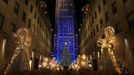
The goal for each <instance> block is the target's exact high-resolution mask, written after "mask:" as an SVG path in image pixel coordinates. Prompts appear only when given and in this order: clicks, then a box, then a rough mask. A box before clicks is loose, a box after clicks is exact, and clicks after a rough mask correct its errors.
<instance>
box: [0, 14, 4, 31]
mask: <svg viewBox="0 0 134 75" xmlns="http://www.w3.org/2000/svg"><path fill="white" fill-rule="evenodd" d="M4 18H5V17H4V15H3V14H1V13H0V29H2V27H3V23H4Z"/></svg>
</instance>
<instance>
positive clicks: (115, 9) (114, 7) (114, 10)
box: [112, 1, 117, 14]
mask: <svg viewBox="0 0 134 75" xmlns="http://www.w3.org/2000/svg"><path fill="white" fill-rule="evenodd" d="M112 12H113V14H115V13H116V12H117V7H116V3H115V1H114V2H113V3H112Z"/></svg>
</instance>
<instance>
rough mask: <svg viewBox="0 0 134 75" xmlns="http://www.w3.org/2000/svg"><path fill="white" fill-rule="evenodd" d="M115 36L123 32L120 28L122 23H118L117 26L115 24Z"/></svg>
mask: <svg viewBox="0 0 134 75" xmlns="http://www.w3.org/2000/svg"><path fill="white" fill-rule="evenodd" d="M115 30H116V31H115V34H118V33H120V32H121V28H120V23H119V22H117V23H116V24H115Z"/></svg>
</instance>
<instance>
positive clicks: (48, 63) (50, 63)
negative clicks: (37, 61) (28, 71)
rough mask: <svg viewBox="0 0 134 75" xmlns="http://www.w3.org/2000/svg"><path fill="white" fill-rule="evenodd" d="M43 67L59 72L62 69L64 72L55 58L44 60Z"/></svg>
mask: <svg viewBox="0 0 134 75" xmlns="http://www.w3.org/2000/svg"><path fill="white" fill-rule="evenodd" d="M42 65H43V68H46V69H50V70H51V71H59V70H60V69H61V70H63V67H62V66H61V65H60V64H58V62H57V61H56V59H55V58H52V59H48V58H44V59H43V63H42Z"/></svg>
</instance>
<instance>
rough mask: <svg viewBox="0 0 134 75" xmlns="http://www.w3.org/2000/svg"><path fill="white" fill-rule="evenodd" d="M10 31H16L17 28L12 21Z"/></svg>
mask: <svg viewBox="0 0 134 75" xmlns="http://www.w3.org/2000/svg"><path fill="white" fill-rule="evenodd" d="M11 26H12V32H16V30H17V27H16V25H15V24H14V23H12V25H11Z"/></svg>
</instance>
